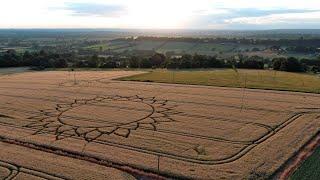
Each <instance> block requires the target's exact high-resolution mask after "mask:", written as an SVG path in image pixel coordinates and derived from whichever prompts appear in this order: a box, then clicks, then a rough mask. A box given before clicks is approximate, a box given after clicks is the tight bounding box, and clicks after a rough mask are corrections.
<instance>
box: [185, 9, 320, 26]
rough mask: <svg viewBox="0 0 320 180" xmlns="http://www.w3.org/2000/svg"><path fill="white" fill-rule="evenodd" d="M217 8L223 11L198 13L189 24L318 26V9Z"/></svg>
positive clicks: (319, 14)
mask: <svg viewBox="0 0 320 180" xmlns="http://www.w3.org/2000/svg"><path fill="white" fill-rule="evenodd" d="M218 10H219V11H220V12H223V13H215V14H205V15H203V14H200V13H199V14H198V17H197V18H195V19H194V20H193V22H192V23H191V24H190V26H199V27H201V26H204V27H207V28H211V27H219V26H223V27H224V28H232V29H246V28H247V29H251V28H254V29H265V28H286V27H287V28H292V27H294V28H295V27H300V28H301V26H304V27H306V28H310V27H313V28H314V25H318V26H319V22H320V10H319V9H318V10H317V9H258V8H242V9H230V8H221V9H218Z"/></svg>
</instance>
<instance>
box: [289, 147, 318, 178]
mask: <svg viewBox="0 0 320 180" xmlns="http://www.w3.org/2000/svg"><path fill="white" fill-rule="evenodd" d="M290 179H291V180H309V179H310V180H311V179H320V148H318V149H317V150H316V151H315V152H314V153H313V154H312V155H311V156H310V157H309V158H308V159H307V160H306V161H305V162H304V163H303V164H302V165H301V166H300V167H299V168H298V169H297V171H296V172H294V174H293V175H292V176H291V178H290Z"/></svg>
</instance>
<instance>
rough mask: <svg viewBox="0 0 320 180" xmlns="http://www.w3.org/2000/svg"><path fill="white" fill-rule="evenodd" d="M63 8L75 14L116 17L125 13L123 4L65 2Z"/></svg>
mask: <svg viewBox="0 0 320 180" xmlns="http://www.w3.org/2000/svg"><path fill="white" fill-rule="evenodd" d="M65 5H66V7H65V8H64V9H65V10H69V11H71V12H72V15H75V16H101V17H118V16H121V15H124V14H126V8H125V6H121V5H108V4H97V3H65Z"/></svg>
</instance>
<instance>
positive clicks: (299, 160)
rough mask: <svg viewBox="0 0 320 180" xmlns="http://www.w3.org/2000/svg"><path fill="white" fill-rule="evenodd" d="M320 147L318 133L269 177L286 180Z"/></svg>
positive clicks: (319, 133) (319, 134) (319, 135)
mask: <svg viewBox="0 0 320 180" xmlns="http://www.w3.org/2000/svg"><path fill="white" fill-rule="evenodd" d="M318 147H320V131H319V132H318V133H317V134H316V135H315V136H314V137H312V138H311V139H310V140H309V141H308V142H307V143H306V144H305V145H304V146H302V147H301V148H300V149H299V150H298V151H297V152H296V153H295V154H294V155H293V156H292V157H291V158H290V159H288V160H287V162H285V163H284V164H283V165H282V166H281V167H280V168H279V169H278V170H276V172H275V173H274V174H273V175H272V176H271V177H272V179H280V180H286V179H289V177H290V176H291V175H292V174H293V173H294V172H295V171H296V170H297V169H298V168H299V167H300V166H301V165H302V164H303V162H304V161H305V160H307V159H308V158H309V157H310V156H311V155H312V154H313V153H314V152H315V150H316V149H317V148H318Z"/></svg>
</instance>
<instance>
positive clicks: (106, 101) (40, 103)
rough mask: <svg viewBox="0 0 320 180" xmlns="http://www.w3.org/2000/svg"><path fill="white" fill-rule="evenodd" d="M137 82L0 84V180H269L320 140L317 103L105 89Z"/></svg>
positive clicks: (36, 77)
mask: <svg viewBox="0 0 320 180" xmlns="http://www.w3.org/2000/svg"><path fill="white" fill-rule="evenodd" d="M140 73H142V72H138V71H109V72H108V71H95V72H90V71H83V72H68V71H64V72H61V71H52V72H50V71H49V72H27V73H20V74H14V75H7V76H0V99H1V101H0V141H1V142H0V146H1V151H0V176H1V177H17V178H18V177H20V178H21V177H25V176H27V177H29V176H37V177H42V178H46V179H88V178H89V179H90V177H88V176H91V179H94V178H96V179H103V178H105V177H108V176H109V177H108V178H109V179H112V178H113V179H134V178H138V177H140V176H153V177H155V176H154V175H159V177H158V176H157V178H159V179H161V178H162V177H163V178H165V177H176V178H195V179H247V178H257V177H270V176H272V175H274V173H275V172H277V171H279V169H281V168H282V166H283V164H284V163H286V162H287V161H288V159H290V158H291V157H292V156H293V155H294V154H295V153H296V152H297V151H298V150H299V149H300V148H301V147H303V146H304V144H306V143H307V142H308V141H309V140H310V139H311V138H312V137H314V136H315V135H317V134H318V133H319V127H320V108H319V105H320V95H317V94H307V93H297V92H282V91H281V92H280V91H270V90H269V91H267V90H252V89H242V88H238V89H237V88H223V87H209V86H195V85H177V84H160V83H147V82H127V81H117V80H112V79H117V78H120V77H124V76H132V75H136V74H140ZM2 149H4V150H2ZM8 154H10V155H8ZM141 172H144V173H147V174H146V175H145V174H143V173H141Z"/></svg>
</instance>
